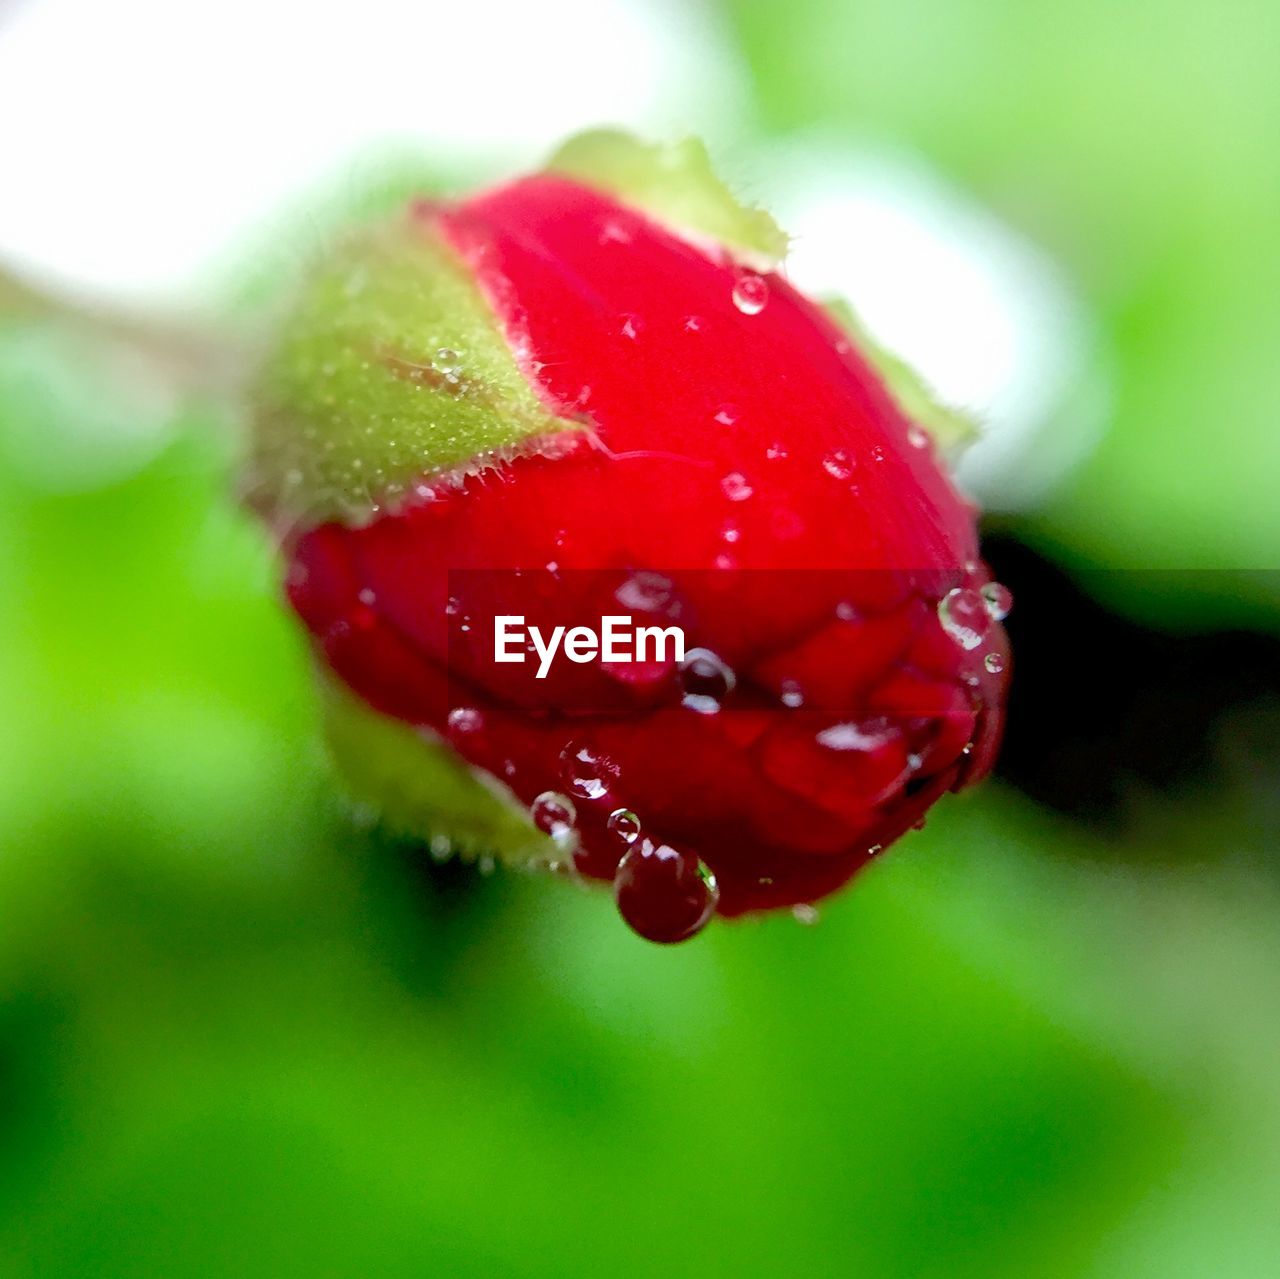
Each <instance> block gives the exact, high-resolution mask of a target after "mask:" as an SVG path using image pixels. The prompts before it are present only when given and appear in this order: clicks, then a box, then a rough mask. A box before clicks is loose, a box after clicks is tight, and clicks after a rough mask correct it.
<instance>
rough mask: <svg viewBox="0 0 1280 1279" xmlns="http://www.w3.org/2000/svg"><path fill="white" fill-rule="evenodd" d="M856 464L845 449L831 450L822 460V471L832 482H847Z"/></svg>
mask: <svg viewBox="0 0 1280 1279" xmlns="http://www.w3.org/2000/svg"><path fill="white" fill-rule="evenodd" d="M856 467H857V462H856V461H855V460H854V458H853V456H852V455H851V454H850V453H849V452H848V450H846V449H833V450H832V451H831V452H830V453H828V454H827V455H826V457H824V458H823V459H822V469H823V470H824V471H826V473H827V474H828V475H829V476H831V478H832V479H833V480H847V479H849V478H850V476H852V475H853V472H854V470H855V469H856Z"/></svg>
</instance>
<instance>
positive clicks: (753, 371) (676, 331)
mask: <svg viewBox="0 0 1280 1279" xmlns="http://www.w3.org/2000/svg"><path fill="white" fill-rule="evenodd" d="M785 247H786V241H785V237H784V236H783V235H782V233H781V232H780V231H779V230H778V228H777V227H776V225H775V224H774V223H773V222H772V220H771V219H770V218H769V217H768V216H767V215H766V214H764V213H762V212H761V211H759V210H750V209H744V208H743V207H742V206H740V205H738V204H737V203H736V202H735V201H734V200H733V199H732V197H731V196H730V195H729V193H728V192H727V190H726V189H725V188H724V187H723V186H722V185H721V184H720V183H719V182H718V181H717V180H716V179H715V177H714V175H713V174H712V173H711V170H710V168H709V165H708V164H707V160H706V154H705V152H704V151H703V150H702V148H701V147H700V146H698V145H697V144H693V143H686V144H682V145H681V146H679V147H677V148H670V149H663V148H655V147H647V146H645V145H643V144H641V143H639V142H636V141H635V140H633V139H631V138H629V137H626V136H625V135H620V134H589V135H585V136H584V137H582V138H579V139H576V140H574V141H573V142H571V143H569V144H568V145H567V146H566V147H565V148H564V149H563V150H562V151H561V153H559V155H558V156H557V157H555V158H554V159H553V160H552V162H551V164H550V165H549V167H548V168H547V170H545V171H544V172H541V173H538V174H535V175H533V176H530V177H526V178H523V179H520V180H517V181H514V182H512V183H510V184H508V185H505V186H501V187H498V188H496V189H494V190H491V191H487V192H484V193H481V194H479V195H477V196H474V197H472V198H469V199H465V200H460V201H456V202H445V203H441V202H427V201H421V202H417V203H415V204H413V205H411V206H410V207H409V208H407V209H405V210H404V211H403V212H402V213H401V214H400V215H398V216H397V217H395V218H392V219H391V220H389V221H388V222H386V223H383V224H381V225H378V226H374V227H372V228H366V229H363V230H360V231H357V232H355V233H353V234H352V235H351V236H350V237H349V239H348V240H347V241H346V242H345V243H343V244H341V245H339V246H337V247H336V248H335V249H334V250H333V251H332V252H331V253H330V254H328V255H327V256H326V257H325V258H324V259H322V260H321V262H320V263H319V264H318V265H317V266H316V268H315V269H314V271H313V272H312V274H311V275H310V276H309V278H308V280H307V282H306V284H305V285H304V287H303V289H302V291H301V294H300V297H299V299H298V301H297V304H296V306H295V309H294V311H293V312H292V315H291V318H290V319H289V321H288V322H287V323H286V325H285V327H284V329H283V331H282V333H281V336H280V339H279V342H278V344H277V346H276V348H275V350H274V352H273V354H272V356H271V358H270V359H269V361H268V362H267V363H266V365H265V367H264V369H263V372H262V375H261V378H260V381H259V391H258V398H257V409H256V430H255V435H254V449H253V455H252V458H251V462H250V481H251V487H252V492H253V500H254V503H255V505H256V507H257V508H258V509H259V510H261V511H262V512H263V513H264V515H265V517H266V518H267V519H268V520H269V521H270V522H271V525H272V527H273V528H274V529H276V530H277V533H278V536H279V538H280V540H281V543H282V546H283V548H284V552H285V555H286V557H287V559H288V565H289V569H288V585H287V590H288V597H289V600H290V602H291V603H292V605H293V607H294V609H295V610H296V611H297V613H298V615H299V617H300V618H301V619H302V621H303V622H304V623H305V625H306V627H307V629H308V631H309V632H310V634H311V637H312V641H313V644H314V648H315V651H316V654H317V657H318V659H319V665H320V667H321V669H322V671H323V672H324V677H325V685H326V701H327V704H328V706H329V708H330V716H329V720H330V736H331V740H332V742H333V744H334V748H335V750H336V752H337V754H338V756H339V758H340V762H341V763H342V764H343V767H344V769H345V771H346V772H347V773H348V775H349V777H350V778H351V780H352V784H353V786H354V787H355V789H356V790H357V791H358V792H359V793H360V794H361V795H362V796H363V797H365V798H367V799H371V800H373V801H375V802H377V803H378V804H380V805H381V806H382V808H383V810H384V812H385V813H386V815H387V818H388V820H390V821H392V822H393V823H395V824H397V825H399V826H401V827H402V828H404V829H407V830H410V831H413V832H416V833H419V834H422V835H424V836H430V837H434V838H435V840H436V846H437V847H442V848H443V847H446V846H447V847H448V848H449V849H452V850H456V851H458V852H460V853H462V854H463V855H469V856H477V857H479V856H489V857H498V858H501V859H503V860H505V861H507V862H509V863H512V862H514V863H520V864H527V865H544V864H546V865H556V866H560V867H566V866H570V865H571V866H572V868H574V869H576V871H577V872H579V873H580V874H582V875H584V876H587V877H589V878H593V879H599V880H604V881H606V882H611V883H613V884H614V893H615V899H616V901H617V903H618V907H619V909H620V911H621V913H622V915H623V917H624V918H625V919H626V920H627V921H628V922H629V923H630V924H631V925H632V926H633V927H635V928H636V930H637V931H638V932H640V933H641V934H642V935H645V936H648V937H651V938H652V939H654V940H659V941H675V940H680V939H682V938H683V937H685V936H689V935H691V934H692V933H693V932H696V931H697V929H698V928H700V927H701V926H702V925H703V924H704V923H705V922H706V920H707V918H708V917H710V915H711V914H712V913H716V914H719V915H722V916H734V915H740V914H743V913H746V912H754V911H761V910H767V909H770V908H774V907H790V906H794V905H808V904H809V903H812V902H814V901H815V900H817V899H819V898H821V897H822V896H824V895H825V894H827V893H830V892H831V891H833V890H834V889H836V888H838V887H839V886H840V885H842V884H843V883H844V882H845V881H846V880H848V878H849V877H850V876H851V875H852V874H853V873H854V872H855V871H856V870H857V869H858V868H859V867H861V866H862V865H863V864H864V863H865V862H866V861H867V860H868V859H869V857H870V856H871V855H872V854H873V853H874V852H877V851H878V850H879V849H880V848H882V847H884V846H885V845H887V844H889V843H890V842H891V841H893V840H894V839H896V838H897V837H898V836H899V835H900V834H902V833H903V832H904V831H906V830H907V829H909V828H910V827H911V826H913V825H915V824H917V823H919V822H920V821H922V820H923V817H924V814H925V812H926V811H927V809H928V808H929V807H930V806H931V805H932V804H933V802H934V801H935V800H936V799H937V798H938V797H939V796H940V795H941V794H943V793H944V792H945V791H947V790H953V789H958V788H959V787H960V786H962V785H964V784H966V783H968V782H971V781H973V780H976V779H977V778H979V777H981V776H982V775H983V774H984V773H985V772H986V771H987V770H988V768H989V767H990V765H991V762H992V758H993V755H994V752H995V749H996V744H997V742H998V738H999V732H1000V721H1001V714H1002V704H1003V697H1004V687H1005V680H1006V679H1007V670H1008V654H1007V645H1006V641H1005V636H1004V631H1003V628H1002V626H1001V619H1002V618H1003V616H1004V614H1005V613H1006V612H1007V611H1008V606H1009V600H1008V592H1007V591H1004V589H1003V588H1002V587H999V586H998V584H994V583H992V582H991V581H990V577H989V574H988V573H987V571H986V569H985V567H984V566H983V565H982V563H981V561H980V559H979V557H978V547H977V540H976V533H975V527H974V518H975V513H974V511H973V509H972V508H971V506H970V505H969V504H968V503H967V502H966V501H965V500H964V499H963V498H962V497H961V496H960V495H959V494H958V493H957V492H956V490H955V489H954V487H953V485H952V482H951V480H950V478H949V475H948V473H947V470H946V465H945V459H946V456H947V455H948V453H949V452H950V451H952V450H953V449H954V448H955V447H957V446H958V445H959V443H961V442H962V439H963V437H964V435H965V433H966V431H967V429H968V428H967V427H966V426H965V425H964V424H963V423H962V422H960V420H959V419H957V418H955V417H954V416H952V415H948V414H947V413H945V412H944V411H942V410H940V409H938V408H937V406H935V405H932V404H931V403H930V402H929V401H928V400H927V399H926V397H925V395H924V392H923V389H922V388H921V386H920V384H919V383H918V382H917V381H915V380H914V379H913V378H912V377H911V375H910V373H909V371H908V370H906V369H905V367H904V366H902V365H901V364H899V363H897V362H896V361H893V360H892V359H891V358H890V357H888V356H885V355H884V354H883V353H881V352H879V351H878V350H877V349H876V348H875V347H874V345H873V344H872V343H871V342H870V340H869V339H868V338H867V337H866V336H865V334H862V333H861V332H860V331H859V329H858V328H857V326H856V324H855V323H853V321H852V318H851V316H850V315H846V316H845V317H844V319H845V322H842V320H841V315H840V314H839V313H838V312H835V311H832V310H828V309H826V308H824V307H823V306H820V305H818V304H816V303H814V302H813V301H811V300H810V299H808V298H806V297H804V296H802V295H801V294H799V293H798V292H797V291H796V290H795V289H794V288H792V287H791V285H790V284H789V283H788V281H787V279H786V277H785V274H783V272H782V271H781V270H780V262H781V258H782V255H783V253H784V252H785Z"/></svg>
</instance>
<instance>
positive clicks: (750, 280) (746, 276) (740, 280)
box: [733, 271, 769, 315]
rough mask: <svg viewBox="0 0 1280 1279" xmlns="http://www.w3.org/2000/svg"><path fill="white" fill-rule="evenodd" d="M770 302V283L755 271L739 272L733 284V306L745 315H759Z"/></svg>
mask: <svg viewBox="0 0 1280 1279" xmlns="http://www.w3.org/2000/svg"><path fill="white" fill-rule="evenodd" d="M768 301H769V284H768V281H766V280H765V278H764V277H763V276H761V275H757V274H756V273H755V272H754V271H739V272H738V275H737V278H736V279H735V280H734V282H733V305H734V306H736V307H737V308H738V310H739V311H741V312H742V314H743V315H759V314H760V312H761V311H763V310H764V308H765V304H766V303H767V302H768Z"/></svg>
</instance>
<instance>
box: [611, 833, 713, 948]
mask: <svg viewBox="0 0 1280 1279" xmlns="http://www.w3.org/2000/svg"><path fill="white" fill-rule="evenodd" d="M613 898H614V901H615V902H616V903H617V906H618V913H619V914H620V915H621V916H622V918H623V919H624V920H626V922H627V923H628V924H629V925H630V927H631V928H632V929H633V930H634V931H635V932H637V933H639V934H640V936H641V937H644V938H646V939H647V940H648V941H655V942H678V941H684V940H685V939H686V938H689V937H692V936H693V935H694V934H695V933H696V932H698V931H699V930H700V929H702V928H703V927H705V925H706V923H707V921H708V920H709V919H710V918H711V916H712V915H713V914H714V913H715V909H716V905H717V903H718V902H719V900H720V889H719V886H718V885H717V883H716V877H715V875H714V874H713V873H712V871H711V869H710V867H708V866H707V864H706V863H705V862H703V861H701V860H699V859H698V858H697V857H694V856H693V855H692V854H690V853H683V852H680V851H679V850H678V849H675V848H671V847H669V846H668V845H666V844H655V843H654V842H653V841H652V840H649V839H643V838H642V839H638V840H636V841H635V843H633V844H632V845H631V846H630V848H628V849H627V851H626V853H625V854H623V857H622V860H621V861H620V862H619V863H618V871H617V874H616V876H615V877H614V881H613Z"/></svg>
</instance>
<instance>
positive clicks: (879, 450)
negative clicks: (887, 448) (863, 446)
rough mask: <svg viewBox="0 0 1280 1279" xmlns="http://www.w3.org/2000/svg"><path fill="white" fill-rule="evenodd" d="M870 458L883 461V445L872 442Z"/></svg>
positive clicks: (874, 460)
mask: <svg viewBox="0 0 1280 1279" xmlns="http://www.w3.org/2000/svg"><path fill="white" fill-rule="evenodd" d="M871 460H872V461H873V462H883V461H884V445H883V444H873V445H872V446H871Z"/></svg>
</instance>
